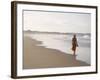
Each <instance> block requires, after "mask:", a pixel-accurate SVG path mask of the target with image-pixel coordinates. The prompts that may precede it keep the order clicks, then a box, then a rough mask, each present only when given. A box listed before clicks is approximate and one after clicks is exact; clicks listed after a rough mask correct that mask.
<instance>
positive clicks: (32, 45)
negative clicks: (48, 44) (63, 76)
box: [23, 36, 89, 69]
mask: <svg viewBox="0 0 100 80" xmlns="http://www.w3.org/2000/svg"><path fill="white" fill-rule="evenodd" d="M38 44H41V42H40V41H36V40H34V39H32V38H31V37H26V36H24V45H23V46H24V53H23V69H34V68H56V67H75V66H89V64H87V63H85V62H82V61H79V60H76V59H75V56H73V55H71V54H66V53H64V52H61V51H59V50H56V49H49V48H45V47H44V46H37V45H38Z"/></svg>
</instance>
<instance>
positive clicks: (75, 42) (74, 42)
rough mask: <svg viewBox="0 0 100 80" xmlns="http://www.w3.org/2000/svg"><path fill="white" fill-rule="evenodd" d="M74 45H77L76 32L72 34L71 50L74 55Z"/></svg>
mask: <svg viewBox="0 0 100 80" xmlns="http://www.w3.org/2000/svg"><path fill="white" fill-rule="evenodd" d="M76 47H78V43H77V38H76V34H74V35H73V38H72V51H73V55H76Z"/></svg>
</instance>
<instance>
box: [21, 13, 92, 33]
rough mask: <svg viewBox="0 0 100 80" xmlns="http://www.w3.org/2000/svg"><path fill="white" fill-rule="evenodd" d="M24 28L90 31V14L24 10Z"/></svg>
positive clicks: (76, 31) (75, 31)
mask: <svg viewBox="0 0 100 80" xmlns="http://www.w3.org/2000/svg"><path fill="white" fill-rule="evenodd" d="M23 20H24V30H32V31H48V32H74V33H90V31H91V14H89V13H87V14H86V13H71V12H46V11H24V14H23Z"/></svg>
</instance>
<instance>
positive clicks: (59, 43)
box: [24, 33, 91, 64]
mask: <svg viewBox="0 0 100 80" xmlns="http://www.w3.org/2000/svg"><path fill="white" fill-rule="evenodd" d="M24 35H25V36H28V37H31V38H32V39H35V40H37V41H41V44H38V45H37V46H44V47H46V48H49V49H56V50H59V51H61V52H64V53H65V54H71V55H73V52H72V50H71V48H72V37H73V34H72V33H68V34H53V33H52V34H50V33H24ZM76 37H77V42H78V47H77V50H76V60H80V61H83V62H86V63H88V64H91V35H90V34H83V33H76Z"/></svg>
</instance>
